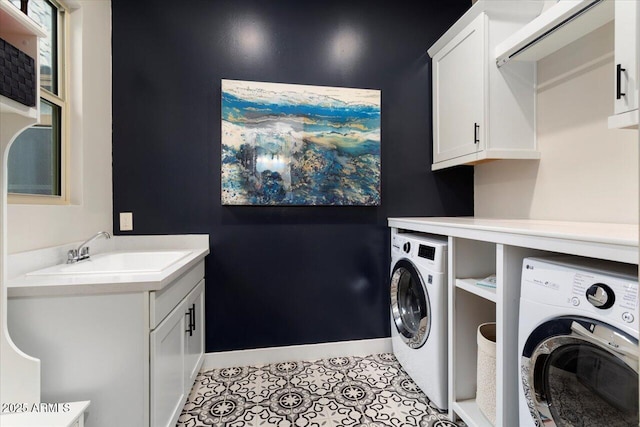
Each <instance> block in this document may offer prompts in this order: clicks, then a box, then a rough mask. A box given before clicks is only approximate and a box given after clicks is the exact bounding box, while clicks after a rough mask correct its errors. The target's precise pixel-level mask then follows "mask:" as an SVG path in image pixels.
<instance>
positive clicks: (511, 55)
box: [495, 0, 614, 66]
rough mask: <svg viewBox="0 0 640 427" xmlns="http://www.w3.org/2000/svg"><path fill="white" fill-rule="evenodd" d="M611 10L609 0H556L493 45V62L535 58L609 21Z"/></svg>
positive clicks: (612, 8)
mask: <svg viewBox="0 0 640 427" xmlns="http://www.w3.org/2000/svg"><path fill="white" fill-rule="evenodd" d="M581 11H584V12H583V13H580V12H581ZM613 12H614V1H613V0H563V1H559V2H558V3H556V4H555V5H554V6H552V7H551V8H549V9H548V10H546V11H544V12H543V13H541V14H540V15H539V16H538V17H537V18H535V19H534V20H532V21H531V22H530V23H528V24H527V25H525V26H524V27H522V28H521V29H520V30H518V31H516V32H515V33H514V34H513V35H512V36H511V37H509V38H507V39H506V40H505V41H503V42H502V43H500V44H499V45H497V46H496V49H495V56H496V63H497V64H498V66H501V65H503V64H504V63H506V62H508V61H510V60H517V61H538V60H539V59H542V58H544V57H545V56H547V55H549V54H551V53H553V52H555V51H557V50H558V49H560V48H562V47H564V46H566V45H568V44H569V43H571V42H573V41H575V40H577V39H579V38H580V37H582V36H584V35H586V34H588V33H590V32H592V31H593V30H595V29H597V28H600V27H601V26H603V25H604V24H606V23H607V22H609V21H612V20H613Z"/></svg>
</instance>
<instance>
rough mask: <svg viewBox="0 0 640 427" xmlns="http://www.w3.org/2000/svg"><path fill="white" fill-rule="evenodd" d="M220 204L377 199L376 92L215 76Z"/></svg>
mask: <svg viewBox="0 0 640 427" xmlns="http://www.w3.org/2000/svg"><path fill="white" fill-rule="evenodd" d="M222 203H223V204H224V205H343V206H354V205H359V206H376V205H379V204H380V91H379V90H371V89H352V88H338V87H324V86H306V85H292V84H281V83H263V82H248V81H238V80H222Z"/></svg>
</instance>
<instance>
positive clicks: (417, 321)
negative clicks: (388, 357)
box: [391, 260, 431, 348]
mask: <svg viewBox="0 0 640 427" xmlns="http://www.w3.org/2000/svg"><path fill="white" fill-rule="evenodd" d="M391 312H392V316H393V321H394V323H395V327H396V329H397V330H398V332H399V333H400V336H401V337H402V338H403V340H404V342H405V343H406V344H407V345H408V346H409V347H411V348H420V347H422V346H423V345H424V343H425V342H426V341H427V338H428V336H429V330H430V328H431V307H430V306H429V296H428V295H427V292H426V289H425V287H424V285H423V283H422V278H421V277H420V275H419V273H418V272H417V270H416V269H415V267H414V266H413V264H411V263H410V262H409V261H407V260H400V261H398V263H396V265H395V267H394V269H393V274H392V275H391Z"/></svg>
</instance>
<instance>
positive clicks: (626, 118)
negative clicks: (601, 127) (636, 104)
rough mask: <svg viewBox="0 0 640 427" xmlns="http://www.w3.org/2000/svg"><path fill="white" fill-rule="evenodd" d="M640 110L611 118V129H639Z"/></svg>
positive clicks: (609, 125)
mask: <svg viewBox="0 0 640 427" xmlns="http://www.w3.org/2000/svg"><path fill="white" fill-rule="evenodd" d="M639 116H640V115H639V114H638V110H637V109H636V110H633V111H627V112H626V113H622V114H615V115H613V116H609V123H608V127H609V129H638V117H639Z"/></svg>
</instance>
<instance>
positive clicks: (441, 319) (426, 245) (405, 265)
mask: <svg viewBox="0 0 640 427" xmlns="http://www.w3.org/2000/svg"><path fill="white" fill-rule="evenodd" d="M446 271H447V239H446V238H444V237H437V236H430V235H423V234H417V233H398V232H397V231H396V230H393V232H392V235H391V281H390V286H391V342H392V345H393V352H394V354H395V356H396V358H397V359H398V361H399V362H400V364H401V365H402V367H403V368H404V370H405V371H406V372H407V374H409V376H410V377H411V378H412V379H413V381H414V382H415V383H416V385H417V386H418V387H420V389H421V390H422V391H423V392H424V393H425V394H426V395H427V397H428V398H429V400H431V402H432V403H433V404H434V405H435V406H437V407H438V408H440V409H446V408H447V406H448V405H447V299H446V297H447V277H446Z"/></svg>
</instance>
